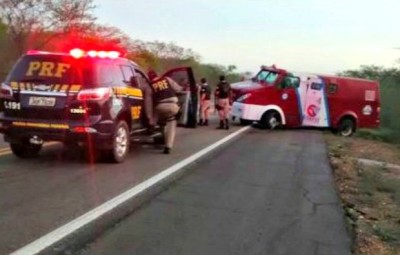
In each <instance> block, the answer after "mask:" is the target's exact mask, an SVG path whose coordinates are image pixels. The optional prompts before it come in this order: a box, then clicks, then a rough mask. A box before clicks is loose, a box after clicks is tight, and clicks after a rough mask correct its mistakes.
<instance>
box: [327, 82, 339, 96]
mask: <svg viewBox="0 0 400 255" xmlns="http://www.w3.org/2000/svg"><path fill="white" fill-rule="evenodd" d="M337 89H338V86H337V84H334V83H330V84H329V85H328V92H329V94H335V93H336V91H337Z"/></svg>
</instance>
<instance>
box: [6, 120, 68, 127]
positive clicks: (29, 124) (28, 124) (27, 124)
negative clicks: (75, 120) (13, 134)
mask: <svg viewBox="0 0 400 255" xmlns="http://www.w3.org/2000/svg"><path fill="white" fill-rule="evenodd" d="M12 125H13V126H16V127H33V128H52V129H69V125H67V124H53V123H37V122H21V121H14V122H12Z"/></svg>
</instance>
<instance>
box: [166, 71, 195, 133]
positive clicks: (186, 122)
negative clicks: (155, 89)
mask: <svg viewBox="0 0 400 255" xmlns="http://www.w3.org/2000/svg"><path fill="white" fill-rule="evenodd" d="M163 77H169V78H171V79H173V80H174V81H176V82H177V83H178V84H179V85H180V86H181V87H182V88H183V93H182V94H180V95H178V98H179V106H180V111H179V114H178V117H179V118H178V125H181V126H185V127H191V128H195V127H196V125H197V112H198V96H197V92H198V89H197V85H196V81H195V79H194V74H193V70H192V68H191V67H179V68H174V69H172V70H169V71H167V72H166V73H165V74H164V75H163Z"/></svg>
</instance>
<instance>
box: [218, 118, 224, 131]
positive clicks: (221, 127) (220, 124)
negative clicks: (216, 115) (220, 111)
mask: <svg viewBox="0 0 400 255" xmlns="http://www.w3.org/2000/svg"><path fill="white" fill-rule="evenodd" d="M217 129H224V121H223V120H220V121H219V127H217Z"/></svg>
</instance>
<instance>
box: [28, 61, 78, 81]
mask: <svg viewBox="0 0 400 255" xmlns="http://www.w3.org/2000/svg"><path fill="white" fill-rule="evenodd" d="M69 68H71V65H70V64H66V63H54V62H48V61H43V62H40V61H32V62H30V63H29V67H28V70H27V72H26V74H25V75H26V76H42V77H57V78H61V77H62V76H63V74H64V73H65V72H66V71H67V70H68V69H69Z"/></svg>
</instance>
